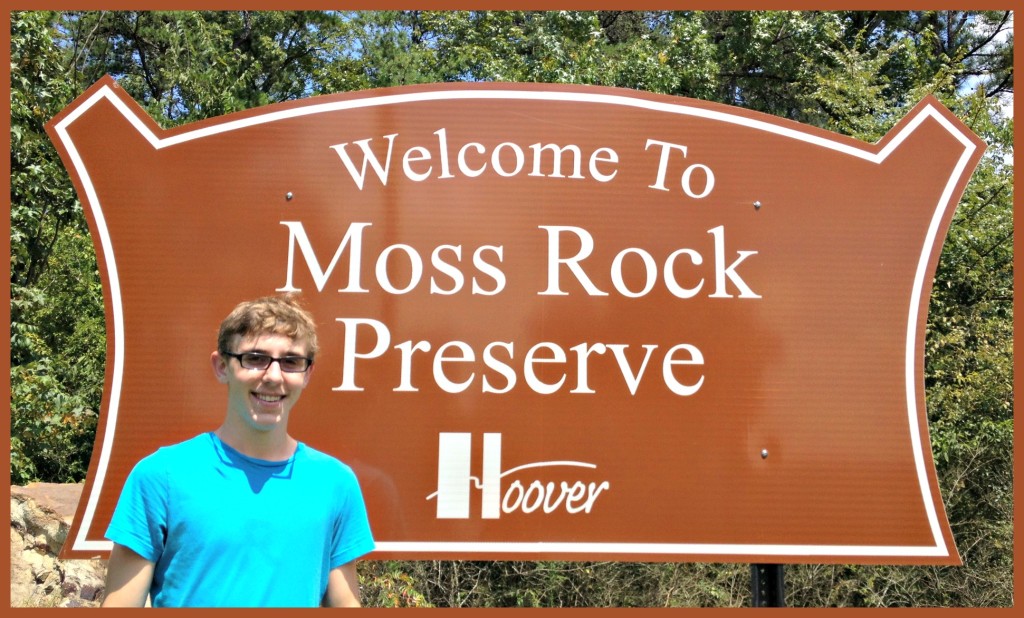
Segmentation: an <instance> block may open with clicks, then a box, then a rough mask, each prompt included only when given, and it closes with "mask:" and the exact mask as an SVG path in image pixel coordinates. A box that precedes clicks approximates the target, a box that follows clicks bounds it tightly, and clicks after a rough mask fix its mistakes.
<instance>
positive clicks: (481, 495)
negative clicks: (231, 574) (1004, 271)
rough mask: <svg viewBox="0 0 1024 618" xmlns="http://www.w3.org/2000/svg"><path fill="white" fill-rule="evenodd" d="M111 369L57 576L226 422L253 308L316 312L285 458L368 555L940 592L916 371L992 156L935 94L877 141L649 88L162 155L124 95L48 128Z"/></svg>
mask: <svg viewBox="0 0 1024 618" xmlns="http://www.w3.org/2000/svg"><path fill="white" fill-rule="evenodd" d="M49 128H50V131H51V135H52V138H53V139H54V142H55V143H56V144H57V147H58V148H59V149H60V151H61V154H62V156H63V157H64V161H65V163H66V165H67V168H68V170H69V171H70V174H71V176H72V178H73V179H74V182H75V184H76V186H77V188H78V191H79V195H80V196H81V199H82V202H83V204H84V206H85V210H86V213H87V214H88V217H89V222H90V225H91V229H92V232H93V238H94V240H95V245H96V250H97V254H98V257H99V263H100V269H101V274H102V277H103V282H104V292H105V300H106V310H107V331H108V354H107V362H108V369H107V374H106V389H105V392H104V395H105V397H104V406H103V410H102V418H101V424H100V428H99V433H98V436H97V439H96V446H95V450H94V454H93V460H92V465H91V468H90V473H89V478H88V480H87V482H86V489H85V492H84V494H83V499H82V503H81V505H80V507H79V510H78V513H77V516H76V517H75V520H74V525H73V529H72V531H71V534H70V536H69V538H68V542H67V544H66V546H65V549H64V555H65V556H91V555H96V554H103V553H105V552H106V551H107V550H108V549H109V543H108V542H106V541H105V540H104V538H103V534H104V531H105V529H106V525H107V522H108V520H109V518H110V516H111V512H112V510H113V506H114V504H115V501H116V499H117V497H118V495H119V492H120V490H121V486H122V483H123V482H124V479H125V477H126V475H127V474H128V471H129V470H130V469H131V467H132V466H133V465H134V464H135V462H136V461H138V460H139V459H140V458H141V457H143V456H144V455H146V454H148V453H150V452H151V451H153V450H154V449H156V448H157V447H159V446H161V445H164V444H168V443H172V442H177V441H180V440H184V439H186V438H188V437H191V436H192V435H194V434H196V433H198V432H202V431H206V430H210V429H213V428H214V427H216V425H217V424H218V423H219V422H220V420H221V419H222V416H223V410H222V405H223V404H222V398H223V394H222V393H221V392H220V385H219V384H218V383H217V382H216V380H215V379H214V377H213V376H212V375H211V372H210V369H209V362H208V358H209V354H210V352H211V351H212V350H213V347H214V345H215V342H214V339H215V330H216V327H217V325H218V324H219V321H220V319H221V318H222V317H223V316H224V315H226V313H227V312H228V311H229V310H230V309H231V308H232V307H233V306H234V305H235V304H236V303H237V302H238V301H240V300H243V299H247V298H251V297H255V296H259V295H265V294H269V293H274V292H289V291H296V292H300V293H301V294H302V296H303V298H304V299H305V304H306V305H307V307H308V308H309V309H310V310H311V311H312V312H313V314H314V315H315V316H316V317H317V319H318V323H319V328H320V332H321V338H322V341H321V349H322V351H321V354H320V356H319V357H318V358H317V370H316V373H315V375H314V377H313V379H312V381H311V383H310V386H309V388H307V389H306V393H305V395H304V398H303V400H302V402H301V403H300V404H299V407H298V408H297V410H296V415H295V416H294V417H293V419H292V423H291V430H292V433H293V434H294V435H296V437H298V438H299V439H300V440H303V441H305V442H307V443H308V444H310V445H311V446H314V447H316V448H319V449H321V450H324V451H327V452H329V453H331V454H333V455H335V456H337V457H339V458H340V459H342V460H344V461H346V462H348V463H349V464H351V465H352V466H353V468H354V469H355V470H356V472H357V474H358V476H359V478H360V481H361V483H362V486H363V490H364V493H365V494H366V499H367V505H368V509H369V513H370V519H371V524H372V526H373V529H374V533H375V536H376V538H377V540H378V543H379V551H378V552H376V553H375V554H374V556H376V557H380V558H407V559H419V558H474V559H490V558H498V559H552V558H558V559H601V560H608V559H614V560H687V561H750V562H854V563H931V564H955V563H958V561H959V557H958V555H957V551H956V548H955V543H954V539H953V537H952V534H951V532H950V529H949V525H948V523H947V521H946V517H945V513H944V510H943V505H942V501H941V497H940V495H939V489H938V486H937V482H936V476H935V471H934V466H933V463H932V459H931V453H930V449H929V438H928V427H927V421H926V414H925V400H924V391H923V363H924V353H923V342H924V336H925V333H924V330H925V318H926V314H927V310H928V298H929V291H930V288H931V285H932V277H933V274H934V272H935V266H936V262H937V260H938V257H939V252H940V250H941V246H942V242H943V239H944V237H945V234H946V231H947V228H948V226H949V223H950V219H951V217H952V215H953V211H954V209H955V207H956V204H957V201H958V199H959V197H960V195H961V193H962V191H963V188H964V186H965V184H966V182H967V180H968V178H969V176H970V174H971V172H972V171H973V169H974V167H975V165H976V163H977V161H978V159H979V157H980V156H981V154H982V151H983V150H984V145H983V144H982V143H981V142H980V141H979V140H978V139H977V138H976V137H975V136H974V135H972V134H971V133H970V132H969V131H968V130H966V129H965V128H964V126H963V125H962V124H961V123H960V122H959V121H958V120H957V119H956V118H955V117H954V116H952V114H950V113H949V112H948V111H947V110H945V109H944V108H943V107H942V106H941V105H940V104H939V103H938V102H937V101H936V100H934V99H930V98H929V99H926V100H924V101H923V102H921V104H920V105H918V106H917V107H916V108H915V109H914V110H913V111H912V112H911V113H910V114H909V115H908V116H907V118H905V119H904V120H903V121H902V122H900V123H899V124H898V125H897V126H896V127H895V128H894V129H893V130H892V131H891V132H890V134H889V135H888V136H886V138H885V139H884V140H882V141H881V142H880V143H878V144H864V143H862V142H859V141H856V140H852V139H849V138H846V137H842V136H839V135H835V134H832V133H828V132H825V131H822V130H819V129H815V128H812V127H808V126H803V125H799V124H795V123H792V122H789V121H785V120H781V119H778V118H773V117H769V116H765V115H762V114H758V113H754V112H750V111H746V110H742V109H737V108H732V107H727V106H722V105H717V104H711V103H705V102H701V101H694V100H690V99H683V98H675V97H666V96H657V95H650V94H643V93H638V92H633V91H626V90H618V89H610V88H595V87H580V86H556V85H539V84H531V85H522V84H459V85H443V86H417V87H409V88H397V89H387V90H379V91H369V92H357V93H347V94H339V95H334V96H328V97H318V98H312V99H308V100H304V101H296V102H291V103H286V104H281V105H274V106H269V107H265V108H260V109H253V110H249V111H246V112H242V113H239V114H233V115H229V116H225V117H222V118H216V119H213V120H210V121H204V122H200V123H196V124H193V125H188V126H184V127H178V128H175V129H171V130H163V129H160V128H159V127H157V126H156V125H155V123H154V122H153V121H152V120H151V119H150V118H149V117H147V116H146V115H145V113H144V112H142V110H141V109H140V108H139V106H138V105H137V104H136V103H135V102H134V101H132V100H131V99H130V98H129V97H128V96H127V95H126V94H125V93H124V92H123V91H122V90H121V89H120V88H119V87H118V86H117V84H116V83H115V82H114V81H113V80H111V79H109V78H108V79H104V80H102V81H100V82H99V83H97V84H96V85H94V86H93V87H92V88H91V89H90V90H89V91H88V92H87V93H85V94H84V95H83V96H82V97H81V98H80V99H79V100H78V101H76V102H75V103H74V104H73V105H72V106H70V107H69V108H68V109H67V110H65V111H64V112H63V113H62V114H61V115H60V116H59V117H58V118H56V119H54V121H53V122H52V123H51V125H50V127H49Z"/></svg>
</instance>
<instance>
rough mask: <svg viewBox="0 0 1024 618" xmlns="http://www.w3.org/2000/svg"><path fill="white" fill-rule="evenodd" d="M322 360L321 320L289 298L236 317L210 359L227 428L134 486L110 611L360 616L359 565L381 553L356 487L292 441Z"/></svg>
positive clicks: (114, 537) (181, 450)
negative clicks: (334, 610)
mask: <svg viewBox="0 0 1024 618" xmlns="http://www.w3.org/2000/svg"><path fill="white" fill-rule="evenodd" d="M316 351H317V339H316V327H315V325H314V322H313V320H312V318H311V317H310V315H309V314H308V313H307V312H306V311H305V310H303V309H302V308H301V307H299V306H298V305H297V304H296V303H295V302H294V301H292V300H290V299H288V298H283V297H267V298H261V299H257V300H254V301H250V302H244V303H242V304H240V305H238V306H237V307H236V308H235V309H234V311H232V312H231V314H230V315H228V317H227V318H226V319H225V320H224V322H223V323H222V324H221V327H220V333H219V335H218V340H217V350H216V351H215V352H214V353H213V354H212V356H211V359H210V360H211V363H212V365H213V373H214V375H215V376H216V378H217V380H219V381H220V382H221V383H223V384H225V385H226V386H227V414H226V415H225V417H224V422H223V424H221V426H220V427H219V428H218V429H216V430H215V431H212V432H208V433H204V434H200V435H198V436H196V437H194V438H192V439H190V440H187V441H185V442H182V443H180V444H177V445H174V446H168V447H164V448H161V449H158V450H157V451H156V452H155V453H153V454H152V455H149V456H148V457H146V458H144V459H143V460H142V461H140V462H139V463H138V465H137V466H136V467H135V469H134V470H133V471H132V473H131V474H130V475H129V477H128V479H127V481H126V483H125V487H124V490H123V492H122V494H121V497H120V499H119V501H118V504H117V508H116V509H115V512H114V515H113V518H112V520H111V522H110V527H109V528H108V529H107V538H109V539H110V540H111V541H113V542H114V548H113V550H112V552H111V555H110V561H109V563H108V567H107V590H106V597H105V599H104V601H103V605H104V606H109V607H113V606H142V605H144V604H145V602H146V599H147V596H148V597H149V598H150V599H151V603H152V605H153V606H154V607H158V606H191V607H241V606H275V607H299V606H318V605H328V606H354V607H358V606H359V604H360V599H359V581H358V577H357V575H356V567H355V561H356V559H357V558H359V557H361V556H363V555H365V554H366V553H368V552H370V551H371V550H373V548H374V542H373V538H372V536H371V533H370V527H369V523H368V521H367V516H366V507H365V505H364V503H363V498H362V494H361V492H360V489H359V485H358V482H357V480H356V477H355V475H354V474H353V473H352V470H351V469H350V468H349V467H348V466H346V465H345V464H343V463H341V462H340V461H338V460H337V459H335V458H333V457H331V456H329V455H326V454H324V453H321V452H319V451H316V450H314V449H312V448H310V447H309V446H307V445H305V444H303V443H301V442H298V441H296V440H295V438H293V437H292V436H290V435H289V434H288V416H289V414H290V413H291V411H292V408H293V407H294V405H295V402H296V401H298V399H299V396H300V395H301V394H302V390H303V388H305V386H306V384H307V383H308V382H309V378H310V375H311V374H312V369H313V358H314V357H315V356H316Z"/></svg>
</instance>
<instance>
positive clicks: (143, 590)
mask: <svg viewBox="0 0 1024 618" xmlns="http://www.w3.org/2000/svg"><path fill="white" fill-rule="evenodd" d="M152 581H153V563H152V562H150V561H149V560H146V559H145V558H143V557H142V556H140V555H139V554H137V553H135V552H134V551H132V550H130V549H128V548H127V547H124V546H122V545H118V544H117V543H114V549H113V550H111V552H110V560H109V561H108V562H107V584H106V588H107V590H106V595H105V596H104V598H103V603H102V606H103V607H144V606H145V605H146V598H147V597H148V596H149V586H150V584H151V583H152Z"/></svg>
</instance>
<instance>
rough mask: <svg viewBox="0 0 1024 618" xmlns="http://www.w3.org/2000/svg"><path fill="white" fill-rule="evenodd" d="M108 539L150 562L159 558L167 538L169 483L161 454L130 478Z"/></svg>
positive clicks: (116, 508)
mask: <svg viewBox="0 0 1024 618" xmlns="http://www.w3.org/2000/svg"><path fill="white" fill-rule="evenodd" d="M106 537H107V538H108V539H110V540H111V541H113V542H114V543H117V544H118V545H122V546H124V547H127V548H128V549H130V550H132V551H134V552H135V553H137V554H139V555H140V556H142V557H143V558H145V559H146V560H149V561H151V562H156V561H157V560H158V559H159V558H160V555H161V554H162V553H163V550H164V543H165V541H166V538H167V482H166V472H165V471H164V467H163V466H162V465H160V458H159V452H158V453H154V454H153V455H150V456H149V457H146V458H145V459H143V460H142V461H140V462H139V463H138V464H136V466H135V468H134V469H133V470H132V471H131V473H130V474H129V475H128V479H127V480H126V481H125V485H124V488H123V489H122V490H121V496H120V497H119V498H118V500H117V506H116V507H115V508H114V515H113V517H111V520H110V525H109V526H108V527H107V533H106Z"/></svg>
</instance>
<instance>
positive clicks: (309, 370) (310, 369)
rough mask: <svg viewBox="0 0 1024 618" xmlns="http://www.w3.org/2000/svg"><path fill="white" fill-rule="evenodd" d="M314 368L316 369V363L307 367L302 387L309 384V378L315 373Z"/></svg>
mask: <svg viewBox="0 0 1024 618" xmlns="http://www.w3.org/2000/svg"><path fill="white" fill-rule="evenodd" d="M314 369H316V365H310V366H309V368H308V369H306V374H305V375H304V376H303V377H302V388H306V385H307V384H309V378H310V377H311V376H312V375H313V370H314Z"/></svg>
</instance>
